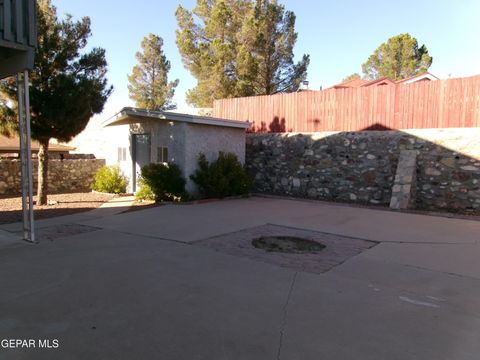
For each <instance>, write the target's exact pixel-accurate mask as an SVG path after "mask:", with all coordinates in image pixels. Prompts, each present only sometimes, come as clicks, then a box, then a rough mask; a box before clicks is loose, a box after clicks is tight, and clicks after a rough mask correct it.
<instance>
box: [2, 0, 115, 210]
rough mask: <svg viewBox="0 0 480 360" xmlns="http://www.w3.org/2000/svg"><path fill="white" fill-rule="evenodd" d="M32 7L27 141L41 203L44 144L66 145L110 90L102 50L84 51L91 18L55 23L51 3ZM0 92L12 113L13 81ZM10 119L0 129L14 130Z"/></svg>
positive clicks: (41, 0)
mask: <svg viewBox="0 0 480 360" xmlns="http://www.w3.org/2000/svg"><path fill="white" fill-rule="evenodd" d="M37 6H38V47H37V49H36V53H35V62H34V69H33V71H31V73H30V113H31V134H32V138H34V139H36V140H38V141H39V143H40V151H39V182H38V197H39V199H38V201H37V204H44V203H46V195H47V183H46V180H47V173H48V166H47V165H48V143H49V140H50V139H51V138H55V139H57V140H59V141H69V140H71V139H72V138H73V137H74V136H75V135H77V134H79V133H80V132H81V131H82V130H83V129H84V128H85V127H86V126H87V124H88V121H89V119H90V118H91V117H92V116H93V115H94V114H97V113H100V112H101V111H102V110H103V106H104V104H105V102H106V101H107V98H108V97H109V95H110V94H111V92H112V90H113V89H112V87H109V86H108V85H107V79H106V72H107V62H106V59H105V50H104V49H102V48H93V49H91V50H90V51H88V52H86V51H83V50H84V48H85V46H86V45H87V40H88V38H89V37H90V35H91V31H90V19H89V18H88V17H84V18H82V19H81V20H79V21H74V20H73V18H72V17H71V16H69V15H67V16H66V18H65V19H63V20H59V19H58V18H57V12H56V8H55V7H54V6H53V5H52V4H51V1H50V0H39V1H37ZM0 91H1V93H2V95H3V96H4V97H5V98H6V99H8V101H3V104H2V107H3V110H2V111H1V113H2V114H7V115H11V114H13V113H15V112H16V106H17V96H16V82H15V79H13V78H10V79H8V80H6V81H3V82H2V84H1V87H0ZM9 105H10V106H9ZM13 121H15V122H16V121H17V120H16V117H15V116H3V117H2V118H1V119H0V122H1V123H2V124H3V125H2V128H3V129H9V128H10V129H11V128H15V125H12V122H13Z"/></svg>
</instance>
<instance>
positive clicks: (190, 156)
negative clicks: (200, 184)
mask: <svg viewBox="0 0 480 360" xmlns="http://www.w3.org/2000/svg"><path fill="white" fill-rule="evenodd" d="M185 135H186V136H185V149H186V152H185V163H184V173H185V174H187V177H188V178H187V185H186V188H187V191H190V192H195V190H196V187H195V184H194V183H193V181H192V180H190V178H189V176H190V175H191V174H193V173H194V172H195V170H196V169H197V160H198V155H199V154H200V153H203V154H205V156H206V157H207V159H208V160H209V161H214V160H216V158H217V157H218V153H219V151H223V152H230V153H233V154H235V155H236V156H237V158H238V159H239V160H240V162H241V163H242V164H244V163H245V129H239V128H231V127H220V126H210V125H199V124H187V127H186V134H185Z"/></svg>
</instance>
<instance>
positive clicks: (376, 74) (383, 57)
mask: <svg viewBox="0 0 480 360" xmlns="http://www.w3.org/2000/svg"><path fill="white" fill-rule="evenodd" d="M430 65H432V57H431V56H430V55H429V54H428V50H427V47H426V46H425V45H422V46H420V47H418V42H417V39H415V38H413V37H411V36H410V34H400V35H397V36H394V37H392V38H390V39H388V41H387V42H386V43H383V44H382V45H380V46H379V47H378V48H377V49H376V50H375V52H374V53H373V54H372V55H370V57H369V58H368V60H367V61H366V62H365V63H364V64H363V65H362V70H363V73H364V74H365V77H366V78H367V79H371V80H374V79H378V78H381V77H384V76H386V77H388V78H390V79H393V80H401V79H405V78H407V77H409V76H413V75H416V74H418V73H422V72H426V71H427V70H428V68H429V67H430Z"/></svg>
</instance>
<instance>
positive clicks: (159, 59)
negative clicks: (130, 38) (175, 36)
mask: <svg viewBox="0 0 480 360" xmlns="http://www.w3.org/2000/svg"><path fill="white" fill-rule="evenodd" d="M141 47H142V52H137V53H136V55H135V57H136V59H137V62H138V64H137V65H135V66H134V67H133V70H132V74H131V75H129V76H128V82H129V85H128V90H129V92H130V98H131V99H132V100H134V101H135V103H136V106H138V107H141V108H144V109H149V110H171V109H175V108H176V105H175V104H174V103H173V102H172V98H173V95H174V93H175V88H176V87H177V86H178V82H179V81H178V79H177V80H175V81H172V82H168V72H169V71H170V61H168V60H167V58H166V56H165V55H164V53H163V49H162V47H163V39H162V38H161V37H159V36H157V35H154V34H149V35H148V36H146V37H145V38H144V39H143V40H142V44H141Z"/></svg>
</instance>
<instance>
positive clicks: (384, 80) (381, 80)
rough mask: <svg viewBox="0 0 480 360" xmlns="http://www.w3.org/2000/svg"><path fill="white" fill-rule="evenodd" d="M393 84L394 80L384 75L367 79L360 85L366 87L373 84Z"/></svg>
mask: <svg viewBox="0 0 480 360" xmlns="http://www.w3.org/2000/svg"><path fill="white" fill-rule="evenodd" d="M391 84H395V81H393V80H390V79H389V78H388V77H386V76H384V77H381V78H379V79H376V80H371V81H367V82H366V83H365V84H363V85H362V87H368V86H373V85H391Z"/></svg>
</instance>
